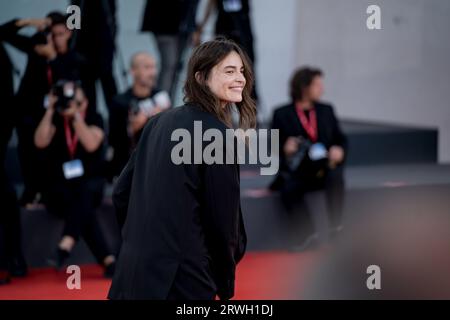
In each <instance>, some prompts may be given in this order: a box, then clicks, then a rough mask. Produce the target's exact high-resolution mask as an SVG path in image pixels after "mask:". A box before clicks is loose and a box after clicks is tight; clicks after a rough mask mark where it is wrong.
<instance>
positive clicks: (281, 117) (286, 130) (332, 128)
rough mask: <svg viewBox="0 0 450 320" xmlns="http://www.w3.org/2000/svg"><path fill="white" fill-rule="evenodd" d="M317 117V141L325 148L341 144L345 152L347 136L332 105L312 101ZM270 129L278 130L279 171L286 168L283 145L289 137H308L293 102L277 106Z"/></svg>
mask: <svg viewBox="0 0 450 320" xmlns="http://www.w3.org/2000/svg"><path fill="white" fill-rule="evenodd" d="M314 108H315V110H316V117H317V129H318V141H319V142H321V143H323V144H324V145H325V147H326V148H327V149H329V148H330V147H331V146H333V145H337V146H341V147H343V148H344V150H345V154H347V152H346V151H347V138H346V136H345V135H344V133H343V132H342V130H341V128H340V126H339V122H338V120H337V119H336V116H335V114H334V111H333V107H332V106H331V105H328V104H324V103H319V102H316V103H314ZM271 127H272V129H278V130H279V132H280V171H283V170H285V169H286V167H287V164H286V158H285V155H284V152H283V146H284V144H285V142H286V140H287V139H288V138H289V137H296V136H302V137H304V138H305V139H309V138H308V135H307V133H306V131H305V129H304V128H303V126H302V124H301V122H300V120H299V118H298V115H297V111H296V110H295V105H294V103H291V104H288V105H285V106H282V107H279V108H277V109H276V110H275V112H274V114H273V120H272V126H271Z"/></svg>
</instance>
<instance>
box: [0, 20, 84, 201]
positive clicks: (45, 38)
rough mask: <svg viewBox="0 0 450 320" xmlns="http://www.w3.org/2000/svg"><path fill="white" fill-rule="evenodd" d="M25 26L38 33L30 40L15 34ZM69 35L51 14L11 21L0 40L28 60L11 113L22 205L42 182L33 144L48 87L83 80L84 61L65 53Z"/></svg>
mask: <svg viewBox="0 0 450 320" xmlns="http://www.w3.org/2000/svg"><path fill="white" fill-rule="evenodd" d="M26 26H35V27H37V28H38V32H37V33H36V34H35V35H33V36H32V37H27V36H23V35H21V34H18V31H19V30H20V29H21V28H23V27H26ZM71 36H72V32H71V31H70V30H68V29H67V27H66V17H65V15H63V14H62V13H59V12H51V13H49V14H48V15H47V18H46V19H38V20H29V19H15V20H13V21H11V22H9V23H8V24H7V30H6V31H5V32H4V38H3V40H4V41H5V42H7V43H9V44H11V45H12V46H14V47H15V48H17V49H19V50H21V51H23V52H24V53H26V54H27V56H28V61H27V66H26V69H25V73H24V75H23V77H22V80H21V82H20V86H19V89H18V92H17V95H16V99H15V103H14V109H15V114H16V116H17V133H18V138H19V145H18V152H19V160H20V163H21V170H22V176H23V179H24V185H25V189H24V192H23V194H22V197H21V203H22V204H23V205H26V204H30V203H32V202H33V201H35V199H36V195H37V194H38V193H39V192H40V191H41V188H42V186H41V182H42V181H43V178H42V177H41V176H40V175H39V174H40V171H39V170H36V167H39V163H40V161H42V159H41V156H42V155H41V153H40V152H39V151H38V150H36V148H35V146H34V142H33V137H34V131H35V129H36V127H37V125H38V123H39V121H40V120H41V118H42V116H43V115H44V113H45V106H46V100H47V99H46V97H47V94H48V93H49V92H50V89H51V87H52V86H53V85H54V84H55V83H56V82H57V81H58V80H60V79H68V80H82V81H83V79H84V78H85V73H86V67H85V61H84V59H83V58H82V57H81V56H80V55H79V54H78V53H76V52H74V51H73V50H69V40H70V38H71Z"/></svg>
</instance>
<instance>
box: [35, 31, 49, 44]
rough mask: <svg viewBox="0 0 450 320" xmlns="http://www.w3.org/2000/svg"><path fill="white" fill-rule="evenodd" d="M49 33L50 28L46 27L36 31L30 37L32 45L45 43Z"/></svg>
mask: <svg viewBox="0 0 450 320" xmlns="http://www.w3.org/2000/svg"><path fill="white" fill-rule="evenodd" d="M49 34H50V28H46V29H45V30H44V31H40V32H38V33H36V34H35V35H34V36H33V37H32V41H33V45H35V46H36V45H40V44H47V36H48V35H49Z"/></svg>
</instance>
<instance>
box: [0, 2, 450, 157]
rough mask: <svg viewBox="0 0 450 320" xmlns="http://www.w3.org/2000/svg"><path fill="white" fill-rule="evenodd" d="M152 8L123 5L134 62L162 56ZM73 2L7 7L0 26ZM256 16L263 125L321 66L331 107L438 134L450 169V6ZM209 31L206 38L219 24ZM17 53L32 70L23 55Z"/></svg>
mask: <svg viewBox="0 0 450 320" xmlns="http://www.w3.org/2000/svg"><path fill="white" fill-rule="evenodd" d="M205 1H206V0H201V3H202V5H201V9H203V8H204V3H205ZM144 2H145V1H144V0H118V7H119V25H120V31H119V32H120V33H119V36H118V43H119V45H120V47H121V48H122V52H123V57H124V60H125V61H126V62H128V60H129V57H130V56H131V54H132V53H133V52H135V51H138V50H148V51H150V52H152V53H153V54H155V55H156V57H157V58H158V56H157V53H156V50H155V47H154V43H153V40H152V37H151V36H150V35H149V34H141V33H137V30H138V28H139V26H140V23H141V12H142V10H143V6H144ZM66 4H67V2H66V1H63V0H15V1H7V0H0V23H1V22H4V21H6V20H8V19H10V18H12V17H16V16H18V17H25V16H42V15H44V14H45V13H47V12H48V11H49V10H50V9H62V10H64V8H65V6H66ZM370 4H378V5H379V6H380V7H381V10H382V30H373V31H371V30H368V29H367V28H366V18H367V14H366V8H367V6H368V5H370ZM252 9H253V12H252V18H253V27H254V33H255V46H256V53H257V63H256V73H257V85H258V89H259V92H260V96H261V108H260V110H261V112H260V117H261V118H262V119H269V118H270V116H271V112H272V109H273V107H275V106H277V105H279V104H281V103H284V102H286V101H287V100H288V89H287V83H288V80H289V77H290V76H291V74H292V71H293V70H294V68H295V67H297V66H300V65H303V64H312V65H315V66H319V67H321V68H322V69H323V70H324V71H325V74H326V95H325V100H328V101H330V102H332V103H333V104H334V105H335V107H336V110H337V113H338V115H339V116H340V117H342V118H351V119H358V120H369V121H381V122H391V123H398V124H407V125H417V126H425V127H429V126H430V127H438V128H439V135H440V140H439V147H440V154H439V159H440V161H441V162H450V102H449V101H450V63H449V61H448V59H449V58H448V57H450V42H449V40H448V39H449V31H450V1H449V0H376V1H375V0H372V1H366V0H339V1H336V0H278V1H273V0H252ZM200 11H201V10H200ZM211 22H212V21H211ZM208 30H209V32H207V34H206V35H205V39H207V38H209V37H210V35H211V30H212V24H211V23H210V24H209V28H208ZM12 53H13V59H14V61H15V62H16V64H17V65H18V66H20V65H23V63H24V62H25V59H24V57H23V56H22V55H20V54H18V53H17V52H15V51H12ZM117 79H118V81H119V85H120V87H121V88H123V86H124V85H123V81H122V80H121V78H120V77H118V78H117ZM176 102H177V103H180V102H181V92H180V95H179V97H178V98H177V101H176Z"/></svg>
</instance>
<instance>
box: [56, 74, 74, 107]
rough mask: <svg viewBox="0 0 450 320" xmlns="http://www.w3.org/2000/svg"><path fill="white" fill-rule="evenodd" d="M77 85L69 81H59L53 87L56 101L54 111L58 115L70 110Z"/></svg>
mask: <svg viewBox="0 0 450 320" xmlns="http://www.w3.org/2000/svg"><path fill="white" fill-rule="evenodd" d="M76 89H77V84H76V83H75V82H74V81H70V80H59V81H58V82H57V83H56V84H55V85H54V86H53V94H54V95H55V96H56V98H57V100H56V102H55V110H56V111H57V112H59V113H62V112H64V111H65V110H67V109H69V108H70V102H71V101H72V100H74V99H75V92H76Z"/></svg>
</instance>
